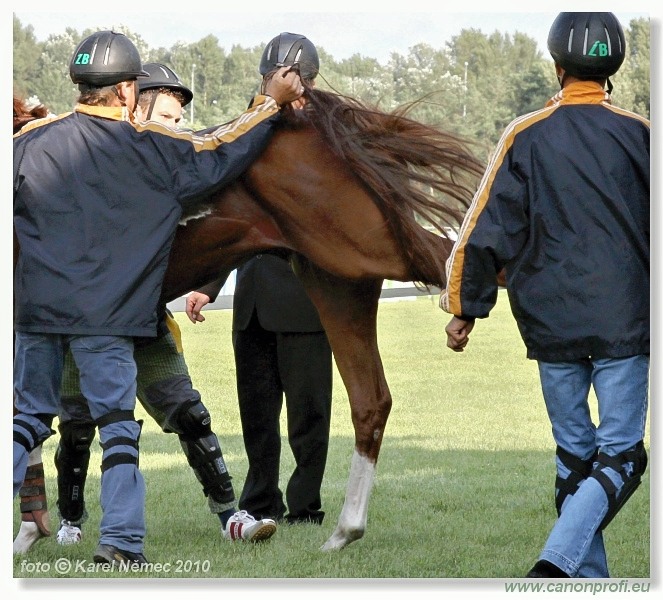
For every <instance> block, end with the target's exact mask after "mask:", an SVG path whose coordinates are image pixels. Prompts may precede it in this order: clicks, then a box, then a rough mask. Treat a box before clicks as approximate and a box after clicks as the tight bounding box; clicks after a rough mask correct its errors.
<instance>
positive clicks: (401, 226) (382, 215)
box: [15, 89, 483, 551]
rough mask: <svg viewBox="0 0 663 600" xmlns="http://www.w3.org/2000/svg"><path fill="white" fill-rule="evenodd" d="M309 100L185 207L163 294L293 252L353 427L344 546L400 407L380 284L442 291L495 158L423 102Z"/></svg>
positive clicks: (353, 534)
mask: <svg viewBox="0 0 663 600" xmlns="http://www.w3.org/2000/svg"><path fill="white" fill-rule="evenodd" d="M306 97H307V104H306V107H305V108H304V109H303V110H298V111H294V110H288V109H286V110H284V118H283V119H282V125H281V127H280V128H279V129H278V131H277V132H276V133H275V135H274V137H273V139H272V140H271V142H270V144H269V146H268V147H267V149H266V150H265V152H264V153H263V154H262V155H261V157H260V158H259V159H258V160H257V161H256V162H255V163H254V164H253V166H252V167H251V168H250V169H249V170H248V171H247V172H246V173H245V174H244V176H243V177H242V178H241V179H240V180H239V181H237V182H236V183H234V184H233V185H231V186H229V187H227V188H225V189H224V190H222V191H220V192H219V193H217V194H216V195H214V196H213V197H211V198H210V199H209V202H208V203H206V204H205V205H204V206H202V207H198V210H197V211H196V213H195V214H188V215H184V217H183V219H182V222H181V224H180V226H179V227H178V230H177V234H176V236H175V239H174V242H173V247H172V250H171V255H170V262H169V266H168V270H167V273H166V275H165V279H164V285H163V299H164V300H165V301H171V300H174V299H176V298H179V297H181V296H182V295H184V294H187V293H188V292H190V291H192V290H195V289H198V288H200V287H202V286H203V285H205V284H207V283H209V282H211V281H215V280H219V279H225V278H226V277H227V276H228V275H229V274H230V272H231V271H232V270H234V269H235V268H237V267H238V266H239V265H241V264H242V263H243V262H244V261H246V260H248V259H249V258H250V257H252V256H254V255H256V254H260V253H265V252H273V253H277V254H279V255H281V256H284V257H288V258H290V260H291V264H292V266H293V269H294V270H295V272H296V273H297V275H298V276H299V277H300V279H301V280H302V282H303V284H304V286H305V287H306V290H307V292H308V294H309V296H310V297H311V300H312V301H313V303H314V304H315V306H316V308H317V310H318V312H319V314H320V319H321V321H322V323H323V325H324V328H325V331H326V333H327V336H328V338H329V342H330V344H331V347H332V350H333V353H334V358H335V361H336V365H337V367H338V370H339V373H340V375H341V377H342V379H343V382H344V384H345V387H346V390H347V393H348V398H349V402H350V406H351V414H352V422H353V426H354V430H355V447H354V454H353V457H352V461H351V465H350V474H349V479H348V484H347V489H346V496H345V503H344V505H343V509H342V511H341V514H340V516H339V520H338V523H337V526H336V529H335V530H334V532H333V533H332V535H331V537H330V538H329V539H328V540H327V541H326V543H325V544H324V545H323V546H322V549H323V550H333V549H340V548H343V547H345V546H347V545H348V544H349V543H351V542H352V541H354V540H357V539H359V538H361V537H362V536H363V535H364V532H365V529H366V520H367V513H368V505H369V498H370V494H371V490H372V488H373V482H374V477H375V469H376V463H377V459H378V455H379V452H380V446H381V444H382V439H383V436H384V431H385V426H386V423H387V419H388V416H389V412H390V410H391V403H392V399H391V394H390V392H389V387H388V385H387V381H386V379H385V375H384V371H383V367H382V361H381V358H380V353H379V349H378V345H377V313H378V300H379V298H380V293H381V289H382V282H383V281H384V280H385V279H391V280H397V281H405V282H416V283H419V284H422V285H425V286H428V285H431V286H437V287H440V288H443V287H444V285H445V271H444V264H445V261H446V259H447V257H448V255H449V252H450V250H451V247H452V245H453V242H452V240H451V239H449V237H448V236H447V232H448V231H449V228H457V227H458V226H460V224H461V222H462V219H463V216H464V214H465V212H466V210H467V208H468V206H469V203H470V202H471V199H472V196H473V193H474V190H475V189H476V184H477V180H478V177H479V176H480V175H481V174H482V172H483V164H482V163H481V162H480V161H478V160H477V159H476V158H475V156H474V155H473V154H472V152H471V151H470V149H469V147H468V145H467V143H466V142H465V141H464V140H462V139H461V138H458V137H456V136H454V135H452V134H449V133H446V132H444V131H441V130H439V129H436V128H434V127H430V126H426V125H424V124H422V123H419V122H417V121H416V120H413V119H411V118H410V117H409V116H408V109H409V108H411V107H403V108H400V109H397V110H395V111H393V112H391V113H386V112H383V111H380V110H377V109H372V108H369V107H366V106H364V105H362V104H361V103H359V102H358V101H356V100H354V99H351V98H347V97H344V96H341V95H338V94H334V93H330V92H325V91H322V90H319V89H307V91H306ZM15 547H16V546H15ZM15 551H16V550H15Z"/></svg>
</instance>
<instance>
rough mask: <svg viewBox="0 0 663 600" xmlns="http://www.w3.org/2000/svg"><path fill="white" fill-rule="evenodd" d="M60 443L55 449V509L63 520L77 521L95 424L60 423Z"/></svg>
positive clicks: (81, 514) (82, 504) (82, 508)
mask: <svg viewBox="0 0 663 600" xmlns="http://www.w3.org/2000/svg"><path fill="white" fill-rule="evenodd" d="M58 429H59V430H60V442H59V444H58V447H57V449H56V451H55V468H56V469H57V472H58V502H57V504H58V508H59V510H60V515H61V516H62V518H63V519H66V520H67V521H71V522H80V521H81V520H83V519H84V516H85V481H86V480H87V469H88V464H89V462H90V446H91V445H92V440H94V434H95V424H94V423H93V422H92V423H87V422H78V421H66V422H64V423H60V426H59V427H58Z"/></svg>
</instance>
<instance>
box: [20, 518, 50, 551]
mask: <svg viewBox="0 0 663 600" xmlns="http://www.w3.org/2000/svg"><path fill="white" fill-rule="evenodd" d="M43 537H45V536H44V534H43V533H42V531H41V529H39V526H38V525H37V523H35V522H34V521H21V528H20V529H19V530H18V534H17V535H16V539H15V540H14V554H25V553H26V552H27V551H28V550H30V548H32V546H34V545H35V543H36V542H38V541H39V540H40V539H41V538H43Z"/></svg>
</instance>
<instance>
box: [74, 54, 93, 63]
mask: <svg viewBox="0 0 663 600" xmlns="http://www.w3.org/2000/svg"><path fill="white" fill-rule="evenodd" d="M74 64H77V65H87V64H90V55H89V54H88V53H87V52H81V53H80V54H77V55H76V61H75V62H74Z"/></svg>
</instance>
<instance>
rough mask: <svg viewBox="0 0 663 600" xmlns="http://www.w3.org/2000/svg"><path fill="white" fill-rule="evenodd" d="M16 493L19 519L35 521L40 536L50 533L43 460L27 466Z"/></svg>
mask: <svg viewBox="0 0 663 600" xmlns="http://www.w3.org/2000/svg"><path fill="white" fill-rule="evenodd" d="M18 494H19V496H20V497H21V503H20V508H21V521H29V522H32V523H35V524H36V525H37V527H38V528H39V532H40V533H41V535H42V536H49V535H51V530H50V525H49V522H48V502H47V500H46V483H45V481H44V463H43V462H39V463H36V464H34V465H29V466H28V469H27V471H26V472H25V481H24V482H23V486H22V487H21V489H20V490H19V493H18Z"/></svg>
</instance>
